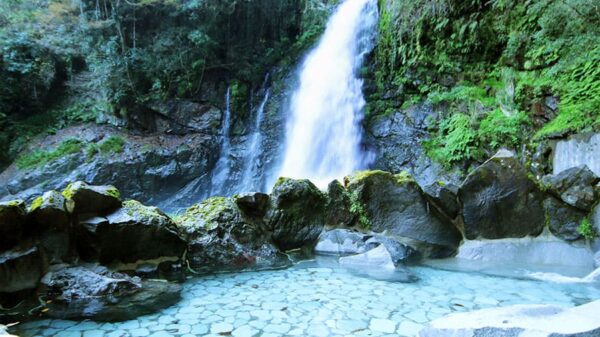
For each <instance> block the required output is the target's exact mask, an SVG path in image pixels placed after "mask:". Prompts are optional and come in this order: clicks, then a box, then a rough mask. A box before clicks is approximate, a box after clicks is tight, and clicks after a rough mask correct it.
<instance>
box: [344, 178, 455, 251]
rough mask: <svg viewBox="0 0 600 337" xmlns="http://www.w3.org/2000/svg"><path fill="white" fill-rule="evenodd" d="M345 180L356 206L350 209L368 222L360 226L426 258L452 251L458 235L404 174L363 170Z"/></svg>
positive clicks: (451, 225)
mask: <svg viewBox="0 0 600 337" xmlns="http://www.w3.org/2000/svg"><path fill="white" fill-rule="evenodd" d="M346 180H347V182H348V191H349V193H351V194H352V195H353V199H354V200H353V202H355V203H358V205H356V206H355V207H354V208H355V209H358V210H359V212H360V213H364V214H361V215H360V216H359V218H366V221H368V223H367V224H366V225H365V224H363V226H365V227H369V229H371V230H373V231H374V232H378V233H384V234H386V235H388V236H394V237H397V238H399V239H402V240H404V241H406V242H408V243H409V244H410V246H413V247H415V248H417V249H418V250H419V251H421V252H422V253H424V255H425V256H428V257H447V256H450V255H452V254H454V253H455V252H456V249H457V248H458V245H459V243H460V241H461V235H460V232H459V231H458V229H457V228H456V227H455V226H454V225H453V224H452V223H451V222H450V221H449V220H447V219H446V218H445V217H443V216H442V215H441V214H440V213H439V212H438V210H437V209H436V208H435V207H433V206H432V205H431V204H430V202H429V201H428V199H427V198H426V196H425V194H424V193H423V191H422V190H421V188H420V187H419V185H418V184H417V183H416V182H415V181H414V180H413V179H412V178H411V177H410V175H408V174H407V173H401V174H398V175H393V174H391V173H389V172H383V171H365V172H359V173H357V174H356V175H354V176H352V177H347V178H346ZM353 206H354V205H353ZM361 221H362V222H364V221H365V220H361Z"/></svg>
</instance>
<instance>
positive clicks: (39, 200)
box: [29, 197, 44, 212]
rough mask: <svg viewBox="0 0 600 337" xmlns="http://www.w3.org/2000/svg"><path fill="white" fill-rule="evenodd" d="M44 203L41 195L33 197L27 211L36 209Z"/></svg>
mask: <svg viewBox="0 0 600 337" xmlns="http://www.w3.org/2000/svg"><path fill="white" fill-rule="evenodd" d="M43 203H44V198H43V197H37V198H35V199H34V200H33V201H32V202H31V206H29V211H30V212H32V211H35V210H36V209H38V208H40V207H42V204H43Z"/></svg>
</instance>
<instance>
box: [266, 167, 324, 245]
mask: <svg viewBox="0 0 600 337" xmlns="http://www.w3.org/2000/svg"><path fill="white" fill-rule="evenodd" d="M326 205H327V197H326V196H325V194H323V193H322V192H321V191H320V190H319V189H318V188H317V187H316V186H315V185H314V184H313V183H312V182H310V181H309V180H306V179H302V180H295V179H290V178H279V179H278V180H277V183H276V184H275V186H274V187H273V191H272V193H271V208H270V210H269V215H268V222H269V227H270V228H271V229H272V231H273V241H274V242H275V243H276V244H277V245H278V246H279V248H280V249H282V250H290V249H295V248H300V247H303V246H306V245H310V244H312V243H314V242H315V241H316V240H317V238H318V237H319V235H320V234H321V232H322V231H323V226H324V224H325V209H326Z"/></svg>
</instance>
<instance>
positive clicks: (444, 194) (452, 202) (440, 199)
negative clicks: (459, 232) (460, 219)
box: [423, 181, 460, 219]
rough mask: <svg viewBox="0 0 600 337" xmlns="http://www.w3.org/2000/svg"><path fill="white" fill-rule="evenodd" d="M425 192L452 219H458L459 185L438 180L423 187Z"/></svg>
mask: <svg viewBox="0 0 600 337" xmlns="http://www.w3.org/2000/svg"><path fill="white" fill-rule="evenodd" d="M423 192H425V193H426V194H427V196H428V197H429V199H430V200H432V201H433V202H434V203H435V204H436V205H437V206H438V207H439V208H440V209H441V210H442V212H444V214H446V215H447V216H448V217H449V218H450V219H456V217H457V216H458V214H459V212H460V204H459V202H458V186H456V185H453V184H446V183H444V182H443V181H436V182H435V183H433V184H430V185H427V186H425V187H423Z"/></svg>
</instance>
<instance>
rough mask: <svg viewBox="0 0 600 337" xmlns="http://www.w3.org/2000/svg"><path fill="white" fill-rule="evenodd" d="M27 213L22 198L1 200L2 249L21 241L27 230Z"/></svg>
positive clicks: (0, 238)
mask: <svg viewBox="0 0 600 337" xmlns="http://www.w3.org/2000/svg"><path fill="white" fill-rule="evenodd" d="M25 214H26V211H25V203H24V202H23V201H22V200H12V201H6V202H0V251H2V250H4V249H9V248H11V247H13V246H15V245H16V244H17V243H19V241H21V238H22V236H23V234H24V232H25V221H26V220H25Z"/></svg>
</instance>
